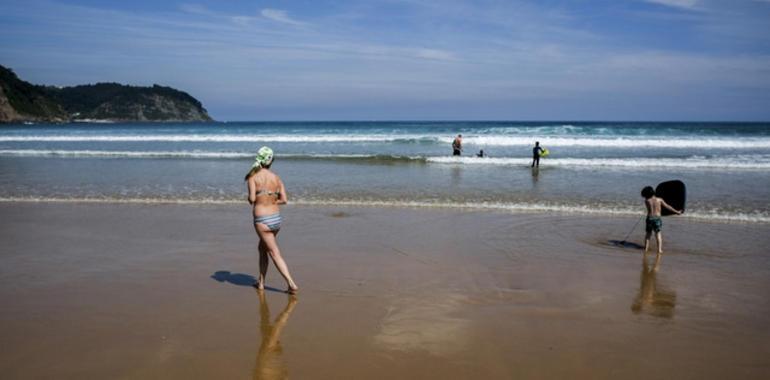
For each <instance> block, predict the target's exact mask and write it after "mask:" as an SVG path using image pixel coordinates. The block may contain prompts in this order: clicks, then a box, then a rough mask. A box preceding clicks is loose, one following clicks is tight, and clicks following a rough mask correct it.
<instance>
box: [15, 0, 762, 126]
mask: <svg viewBox="0 0 770 380" xmlns="http://www.w3.org/2000/svg"><path fill="white" fill-rule="evenodd" d="M0 25H2V30H3V32H2V33H0V64H1V65H4V66H6V67H10V68H12V69H13V70H14V71H15V72H16V73H17V74H18V75H19V76H20V77H21V78H22V79H24V80H27V81H29V82H32V83H36V84H48V85H57V86H68V85H77V84H87V83H97V82H119V83H124V84H132V85H152V84H161V85H166V86H171V87H174V88H177V89H180V90H183V91H186V92H188V93H190V94H191V95H193V96H194V97H196V98H197V99H199V100H200V101H201V102H202V103H203V104H204V106H205V107H206V109H207V110H208V111H209V113H210V114H211V116H212V117H213V118H215V119H217V120H232V121H236V120H629V121H635V120H642V121H687V120H689V121H727V120H730V121H768V120H770V0H596V1H590V0H574V1H569V0H539V1H536V0H532V1H517V0H509V1H503V0H477V1H470V0H468V1H465V0H443V1H427V0H362V1H355V0H353V1H341V0H306V1H288V0H284V1H279V0H275V1H257V0H251V1H243V0H231V1H206V0H201V1H196V0H183V1H161V0H154V1H146V0H133V1H118V0H115V1H96V0H19V1H12V0H0Z"/></svg>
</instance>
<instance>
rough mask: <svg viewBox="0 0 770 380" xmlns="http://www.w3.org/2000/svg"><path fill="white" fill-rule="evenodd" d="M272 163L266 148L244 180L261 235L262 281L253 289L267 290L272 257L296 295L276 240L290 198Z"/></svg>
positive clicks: (257, 228) (256, 283)
mask: <svg viewBox="0 0 770 380" xmlns="http://www.w3.org/2000/svg"><path fill="white" fill-rule="evenodd" d="M272 164H273V150H272V149H270V148H268V147H266V146H263V147H262V148H259V151H258V152H257V157H256V158H255V160H254V164H253V165H252V166H251V170H249V172H248V174H246V177H245V178H244V180H245V181H246V184H247V185H248V189H249V196H248V201H249V204H250V205H251V206H252V214H253V216H254V230H255V231H256V232H257V235H258V236H259V279H257V281H256V282H255V283H254V287H256V288H257V289H258V290H264V289H265V276H266V275H267V267H268V264H269V261H270V258H272V259H273V263H274V264H275V267H276V269H278V272H279V273H280V274H281V276H283V278H284V279H285V280H286V284H287V285H288V289H287V290H286V292H287V293H289V294H296V293H297V291H298V290H299V287H298V286H297V284H295V283H294V279H292V278H291V274H290V273H289V267H288V266H287V265H286V262H285V261H284V260H283V256H281V250H280V249H279V248H278V241H277V238H278V231H280V229H281V213H280V209H279V205H285V204H286V202H287V201H288V197H287V195H286V189H285V188H284V186H283V181H281V178H280V177H278V175H277V174H275V173H273V172H272V171H271V170H270V166H271V165H272Z"/></svg>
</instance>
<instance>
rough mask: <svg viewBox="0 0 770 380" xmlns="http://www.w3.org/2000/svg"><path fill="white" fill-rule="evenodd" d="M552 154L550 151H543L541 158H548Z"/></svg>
mask: <svg viewBox="0 0 770 380" xmlns="http://www.w3.org/2000/svg"><path fill="white" fill-rule="evenodd" d="M550 153H551V152H549V151H548V149H543V151H542V152H540V157H546V156H548V154H550Z"/></svg>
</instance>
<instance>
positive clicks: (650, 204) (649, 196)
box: [642, 186, 682, 254]
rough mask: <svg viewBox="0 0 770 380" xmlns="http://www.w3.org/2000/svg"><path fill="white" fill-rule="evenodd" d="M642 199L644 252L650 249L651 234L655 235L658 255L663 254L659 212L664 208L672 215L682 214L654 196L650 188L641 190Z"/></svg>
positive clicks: (653, 191) (661, 225)
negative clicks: (643, 210)
mask: <svg viewBox="0 0 770 380" xmlns="http://www.w3.org/2000/svg"><path fill="white" fill-rule="evenodd" d="M642 197H644V206H645V207H646V208H647V219H646V223H645V227H646V228H645V232H646V235H645V236H644V252H647V250H648V249H649V248H650V237H651V236H652V233H653V232H654V233H655V242H656V243H657V244H658V254H661V253H663V236H662V235H661V232H660V231H661V229H662V228H663V221H662V220H661V219H660V210H661V208H663V207H665V208H666V209H668V210H670V211H671V212H673V213H674V214H677V215H680V214H681V213H682V212H681V211H679V210H676V209H674V208H673V207H671V206H669V205H668V203H666V201H664V200H663V198H658V197H656V196H655V189H653V188H652V186H647V187H645V188H644V189H642Z"/></svg>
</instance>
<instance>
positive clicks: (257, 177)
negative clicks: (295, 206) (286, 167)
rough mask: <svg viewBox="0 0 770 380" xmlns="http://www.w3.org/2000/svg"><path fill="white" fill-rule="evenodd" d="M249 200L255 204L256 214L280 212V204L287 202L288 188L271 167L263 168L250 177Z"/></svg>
mask: <svg viewBox="0 0 770 380" xmlns="http://www.w3.org/2000/svg"><path fill="white" fill-rule="evenodd" d="M248 186H249V202H250V203H251V204H252V205H254V216H259V215H270V214H274V213H277V212H278V205H281V204H285V203H286V190H285V189H284V187H283V182H282V181H281V178H280V177H278V175H276V174H275V173H273V172H271V171H270V170H269V169H262V170H260V171H258V172H257V173H256V174H254V175H253V176H251V177H250V178H249V179H248Z"/></svg>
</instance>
